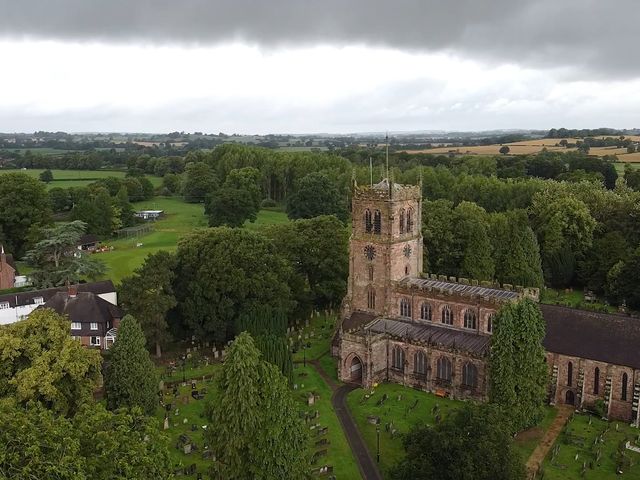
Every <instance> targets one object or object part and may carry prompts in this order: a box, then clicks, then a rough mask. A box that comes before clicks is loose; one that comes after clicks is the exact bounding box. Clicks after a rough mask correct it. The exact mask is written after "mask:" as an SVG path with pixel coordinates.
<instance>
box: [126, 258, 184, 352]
mask: <svg viewBox="0 0 640 480" xmlns="http://www.w3.org/2000/svg"><path fill="white" fill-rule="evenodd" d="M175 268H176V257H175V255H174V254H172V253H169V252H166V251H164V250H160V251H159V252H157V253H154V254H150V255H148V256H147V258H145V260H144V263H143V264H142V266H140V267H138V268H136V269H135V270H134V272H133V275H132V276H131V277H126V278H123V279H122V282H121V283H120V288H119V289H118V292H119V294H118V298H119V299H120V303H121V305H122V307H123V308H124V309H125V311H126V312H128V313H130V314H131V315H133V316H134V317H135V318H136V319H138V320H139V322H140V325H141V326H142V330H143V331H144V335H145V337H146V339H147V344H148V345H153V346H154V347H155V351H156V356H157V357H158V358H159V357H161V356H162V346H163V345H165V344H166V342H167V341H168V340H169V338H170V335H169V332H168V325H167V313H168V312H169V310H171V309H172V308H173V307H175V306H176V305H177V301H176V298H175V295H174V292H173V281H174V280H175Z"/></svg>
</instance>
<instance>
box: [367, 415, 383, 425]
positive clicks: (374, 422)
mask: <svg viewBox="0 0 640 480" xmlns="http://www.w3.org/2000/svg"><path fill="white" fill-rule="evenodd" d="M367 422H368V423H370V424H371V425H379V424H380V417H376V416H375V415H369V416H368V417H367Z"/></svg>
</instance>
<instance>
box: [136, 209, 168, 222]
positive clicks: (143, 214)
mask: <svg viewBox="0 0 640 480" xmlns="http://www.w3.org/2000/svg"><path fill="white" fill-rule="evenodd" d="M163 213H164V210H140V211H139V212H136V213H134V215H135V216H136V217H138V218H141V219H142V220H157V219H158V218H160V217H161V216H162V214H163Z"/></svg>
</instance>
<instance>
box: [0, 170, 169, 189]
mask: <svg viewBox="0 0 640 480" xmlns="http://www.w3.org/2000/svg"><path fill="white" fill-rule="evenodd" d="M42 172H44V169H43V168H29V169H27V170H20V169H13V170H0V175H2V174H3V173H25V174H27V175H29V176H30V177H34V178H39V177H40V174H41V173H42ZM51 173H52V174H53V181H52V182H51V183H48V184H47V189H51V188H53V187H60V188H69V187H84V186H87V185H89V184H90V183H93V182H95V181H96V180H99V179H101V178H107V177H117V178H124V176H125V175H126V173H127V172H125V171H124V170H55V169H54V170H51ZM147 178H148V179H149V180H150V181H151V183H153V186H154V187H158V186H160V185H161V184H162V178H160V177H156V176H153V175H147Z"/></svg>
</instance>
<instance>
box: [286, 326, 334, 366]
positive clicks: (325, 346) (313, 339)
mask: <svg viewBox="0 0 640 480" xmlns="http://www.w3.org/2000/svg"><path fill="white" fill-rule="evenodd" d="M337 321H338V320H337V317H336V316H334V315H331V314H329V315H325V314H324V313H321V314H320V315H319V316H316V315H314V316H313V318H311V319H310V320H309V325H307V326H303V327H302V329H301V330H298V331H295V332H294V333H292V334H291V335H290V337H291V338H292V342H293V349H294V353H293V361H294V362H302V361H303V359H304V358H305V355H306V359H307V360H318V359H321V358H324V357H326V356H329V353H330V352H329V349H330V347H331V339H332V338H333V334H334V332H335V326H336V322H337ZM301 344H306V345H307V348H306V349H303V348H301V347H302V345H301ZM327 373H330V372H329V371H327Z"/></svg>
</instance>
